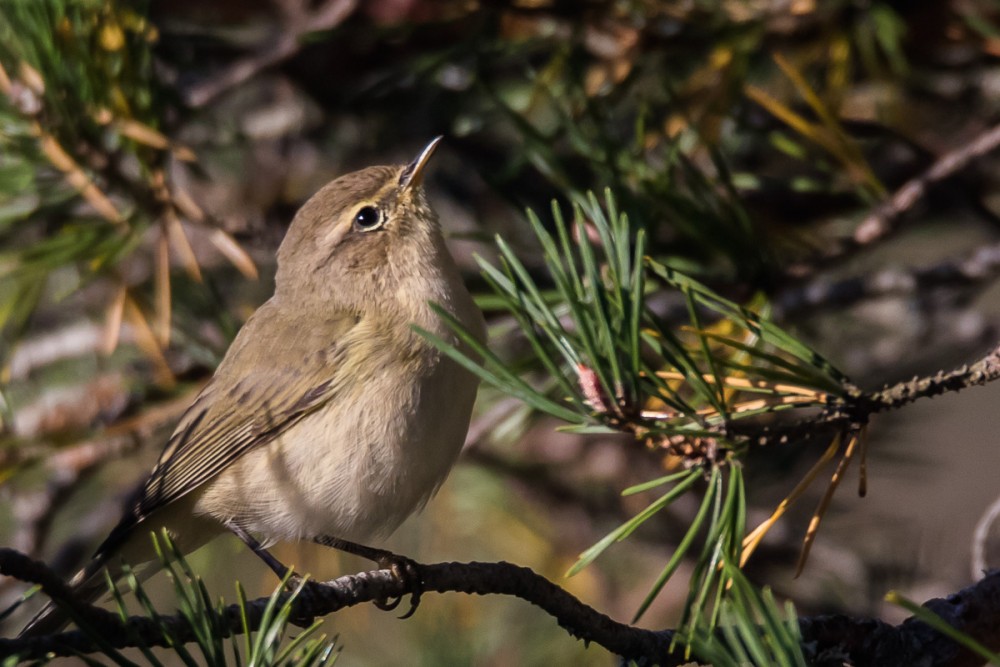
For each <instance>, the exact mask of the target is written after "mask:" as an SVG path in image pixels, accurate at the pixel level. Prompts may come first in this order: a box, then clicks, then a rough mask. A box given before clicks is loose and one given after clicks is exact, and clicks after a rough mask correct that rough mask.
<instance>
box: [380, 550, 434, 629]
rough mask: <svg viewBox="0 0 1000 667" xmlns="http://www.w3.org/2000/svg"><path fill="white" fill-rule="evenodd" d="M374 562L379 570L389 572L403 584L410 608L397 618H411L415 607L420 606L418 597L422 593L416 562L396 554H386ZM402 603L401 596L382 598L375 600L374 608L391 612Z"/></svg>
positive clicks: (415, 609)
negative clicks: (408, 597)
mask: <svg viewBox="0 0 1000 667" xmlns="http://www.w3.org/2000/svg"><path fill="white" fill-rule="evenodd" d="M376 562H377V563H378V566H379V567H380V568H381V569H383V570H389V571H391V572H392V576H393V577H395V578H396V580H397V581H399V582H400V583H401V584H403V586H404V587H405V588H406V591H407V593H409V594H410V608H409V609H408V610H407V612H406V613H405V614H403V615H402V616H400V617H399V618H400V619H407V618H409V617H411V616H413V614H414V613H415V612H416V611H417V607H419V606H420V596H421V594H422V593H423V582H422V581H421V579H420V572H419V571H418V569H417V564H416V562H414V561H413V560H411V559H409V558H406V557H405V556H398V555H396V554H386V555H384V556H383V557H381V558H379V559H378V561H376ZM404 595H405V594H404ZM402 601H403V595H400V596H398V597H396V598H382V599H379V600H375V606H376V607H378V608H379V609H381V610H383V611H393V610H394V609H396V607H398V606H399V604H400V602H402Z"/></svg>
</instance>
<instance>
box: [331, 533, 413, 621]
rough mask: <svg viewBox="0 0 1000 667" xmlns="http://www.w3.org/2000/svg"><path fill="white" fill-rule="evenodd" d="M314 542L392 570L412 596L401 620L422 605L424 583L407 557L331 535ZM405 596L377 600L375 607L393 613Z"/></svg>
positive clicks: (411, 614) (383, 568)
mask: <svg viewBox="0 0 1000 667" xmlns="http://www.w3.org/2000/svg"><path fill="white" fill-rule="evenodd" d="M313 540H314V541H315V542H317V543H318V544H322V545H325V546H328V547H333V548H334V549H339V550H341V551H346V552H347V553H350V554H354V555H355V556H361V557H362V558H367V559H368V560H370V561H372V562H374V563H376V564H377V565H378V566H379V569H382V570H390V571H391V572H392V574H393V576H394V577H395V578H396V580H397V581H399V582H400V583H401V584H403V587H404V588H405V589H406V592H407V593H409V594H410V609H409V610H408V611H407V612H406V613H405V614H403V615H402V616H400V618H409V617H410V616H413V613H414V612H415V611H416V610H417V607H418V606H419V605H420V595H421V594H422V593H423V590H424V589H423V585H424V582H423V580H422V579H421V577H420V571H419V566H418V565H417V563H416V562H415V561H413V560H412V559H410V558H407V557H406V556H400V555H399V554H394V553H392V552H391V551H386V550H385V549H376V548H374V547H369V546H365V545H364V544H357V543H355V542H348V541H347V540H342V539H340V538H337V537H331V536H329V535H321V536H319V537H316V538H313ZM405 595H406V593H404V594H403V595H400V596H398V597H396V598H381V599H378V600H375V606H376V607H378V608H379V609H383V610H385V611H392V610H393V609H395V608H396V607H398V606H399V603H400V602H402V601H403V597H404V596H405Z"/></svg>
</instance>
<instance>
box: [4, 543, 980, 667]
mask: <svg viewBox="0 0 1000 667" xmlns="http://www.w3.org/2000/svg"><path fill="white" fill-rule="evenodd" d="M417 568H418V572H419V574H420V577H421V580H422V583H423V588H424V590H425V591H433V592H438V593H445V592H457V593H466V594H475V595H511V596H514V597H518V598H521V599H522V600H526V601H527V602H530V603H531V604H533V605H535V606H537V607H539V608H541V609H543V610H544V611H545V612H547V613H548V614H549V615H551V616H552V617H553V618H554V619H555V620H556V622H557V623H558V624H559V625H560V626H561V627H562V628H563V629H565V630H566V631H567V632H568V633H569V634H570V635H571V636H573V637H576V638H578V639H582V640H584V641H586V642H594V643H596V644H600V645H601V646H603V647H604V648H606V649H607V650H609V651H611V652H613V653H616V654H618V655H621V656H624V657H627V658H631V659H635V660H644V661H645V662H646V664H659V665H679V664H684V663H685V662H686V661H685V660H684V659H683V657H682V656H680V655H673V654H671V653H670V652H669V646H670V641H671V639H672V638H673V633H672V632H671V631H669V630H668V631H660V632H654V631H652V630H645V629H642V628H636V627H632V626H629V625H625V624H624V623H619V622H617V621H614V620H612V619H611V618H609V617H608V616H605V615H604V614H601V613H600V612H598V611H596V610H594V609H593V608H591V607H589V606H587V605H585V604H583V603H582V602H580V601H579V600H577V599H576V598H575V597H573V596H572V595H570V594H569V593H567V592H566V591H565V590H563V589H562V588H560V587H559V586H556V585H555V584H553V583H552V582H550V581H548V580H547V579H545V578H544V577H542V576H540V575H538V574H536V573H535V572H533V571H531V570H530V569H528V568H525V567H519V566H516V565H512V564H510V563H437V564H433V565H419V564H418V565H417ZM0 573H2V574H5V575H7V576H12V577H15V578H17V579H20V580H21V581H27V582H32V583H38V584H41V586H42V588H43V590H44V591H45V593H46V594H48V595H50V596H53V597H55V598H56V599H59V600H62V601H64V602H70V603H71V604H73V606H74V609H75V610H76V612H77V613H78V614H79V615H80V616H81V617H82V618H83V619H84V620H85V621H86V622H87V623H88V625H90V626H91V627H92V628H93V629H94V630H95V631H97V632H99V633H100V634H101V635H102V636H103V637H104V639H105V641H106V643H107V645H108V646H110V647H111V648H115V649H120V648H127V647H131V646H138V645H143V644H144V645H146V646H166V645H168V643H169V642H168V641H167V639H166V637H165V636H164V635H165V634H167V633H169V635H170V636H171V638H172V641H174V642H179V643H188V642H191V641H193V640H194V632H193V631H192V629H191V628H190V626H188V624H187V622H186V621H185V620H184V619H183V618H182V617H181V616H179V615H178V616H166V617H161V618H160V619H159V621H158V622H157V621H153V620H152V619H149V618H146V617H143V616H133V617H132V618H130V619H129V620H128V623H127V625H126V626H125V629H124V631H123V627H122V625H121V623H120V621H119V620H118V617H117V615H115V614H113V613H111V612H108V611H104V610H102V609H98V608H96V607H92V606H89V605H83V604H80V603H79V602H72V598H71V594H70V592H69V589H68V588H67V587H66V586H65V584H63V583H62V581H61V580H60V579H59V578H58V577H57V576H56V575H55V574H54V573H53V572H52V571H51V570H49V569H48V568H47V567H46V566H45V565H44V564H42V563H40V562H37V561H33V560H31V559H30V558H28V557H27V556H25V555H23V554H21V553H19V552H17V551H14V550H12V549H0ZM406 592H407V584H406V583H405V582H402V581H400V580H399V579H398V578H397V577H395V576H394V575H393V574H392V572H391V571H389V570H375V571H372V572H362V573H359V574H354V575H348V576H343V577H339V578H337V579H334V580H332V581H328V582H325V583H321V584H315V585H314V586H313V587H312V588H311V589H310V592H309V593H310V594H309V595H304V596H301V597H299V598H298V599H296V601H295V607H294V610H293V616H294V617H295V618H298V619H300V620H301V621H302V622H307V621H306V619H311V618H312V617H315V616H323V615H326V614H329V613H332V612H335V611H338V610H340V609H343V608H345V607H351V606H354V605H358V604H362V603H365V602H371V601H374V600H378V599H386V598H391V597H396V596H399V595H404V594H406ZM286 595H287V594H286ZM267 603H268V600H267V599H266V598H261V599H258V600H254V601H253V602H250V603H248V605H247V607H248V609H247V617H248V619H249V626H250V628H251V630H255V629H257V628H258V627H259V625H260V621H261V618H262V616H263V612H264V608H265V607H266V606H267ZM924 606H925V607H927V608H929V609H931V610H932V611H934V612H935V613H937V614H938V615H940V616H941V617H942V618H944V619H945V620H946V621H948V622H949V623H951V624H952V625H953V626H955V627H956V628H958V629H959V630H961V631H963V632H965V633H967V634H969V635H970V636H972V637H973V638H974V639H977V640H978V641H980V642H981V643H983V644H985V645H986V646H988V647H992V648H996V647H997V645H998V644H1000V634H998V633H997V632H996V628H997V627H998V626H1000V572H993V573H991V574H988V575H987V576H986V577H985V578H984V579H982V580H981V581H980V582H978V583H977V584H975V585H974V586H971V587H969V588H967V589H965V590H963V591H961V592H959V593H957V594H955V595H953V596H951V597H949V598H947V599H944V600H931V601H929V602H927V603H926V604H925V605H924ZM223 617H224V624H223V631H224V634H225V636H230V635H233V634H239V633H241V632H242V624H241V621H240V611H239V608H238V607H237V606H236V605H231V606H230V607H228V608H227V609H226V610H225V611H224V615H223ZM800 623H801V626H802V631H803V642H804V646H806V647H807V650H808V652H809V653H811V654H813V655H814V656H815V657H816V658H817V664H822V662H821V660H822V659H823V656H824V655H835V656H838V659H841V660H842V659H843V658H845V657H849V658H850V661H851V664H856V665H876V664H877V665H880V666H882V667H886V666H889V667H891V666H892V665H910V664H915V663H914V662H913V661H915V660H916V659H917V658H918V657H921V658H926V657H927V656H934V660H933V661H932V662H926V663H921V664H933V665H942V666H944V665H947V666H948V667H965V666H966V665H971V664H975V663H974V662H972V660H973V659H972V657H971V656H970V654H968V653H967V652H964V651H962V650H960V649H959V648H958V647H957V646H956V645H955V644H954V643H953V642H951V641H950V640H949V639H947V638H945V637H943V636H942V635H940V634H938V633H937V632H935V631H934V630H932V629H931V628H929V627H928V626H926V625H924V624H923V623H921V622H919V621H916V620H914V619H909V620H907V621H905V622H904V623H902V624H901V625H899V626H890V625H887V624H885V623H882V622H880V621H876V620H870V619H854V618H850V617H845V616H823V617H815V618H806V619H801V620H800ZM98 650H100V647H98V646H97V644H96V643H95V642H94V641H93V639H92V638H91V636H89V635H87V634H85V633H83V632H81V631H79V630H76V631H71V632H64V633H61V634H58V635H49V636H43V637H33V638H30V639H0V657H5V656H9V655H14V654H20V655H21V657H22V658H24V659H29V658H38V657H41V656H43V655H46V654H54V655H60V656H66V655H73V654H75V653H77V652H79V653H93V652H95V651H98ZM837 664H840V663H837Z"/></svg>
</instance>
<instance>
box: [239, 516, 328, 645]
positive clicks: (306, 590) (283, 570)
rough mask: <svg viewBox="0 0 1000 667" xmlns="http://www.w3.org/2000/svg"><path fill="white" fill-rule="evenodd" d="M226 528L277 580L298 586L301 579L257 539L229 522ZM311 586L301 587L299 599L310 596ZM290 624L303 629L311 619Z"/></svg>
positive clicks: (298, 619)
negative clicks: (270, 570) (262, 562)
mask: <svg viewBox="0 0 1000 667" xmlns="http://www.w3.org/2000/svg"><path fill="white" fill-rule="evenodd" d="M226 528H228V529H229V530H230V531H232V533H233V534H234V535H235V536H236V537H238V538H240V539H241V540H242V541H243V544H245V545H247V546H248V547H250V550H251V551H253V552H254V553H255V554H257V557H258V558H260V559H261V560H262V561H264V563H265V564H266V565H267V566H268V567H269V568H271V569H272V570H273V571H274V573H275V574H276V575H278V578H279V579H281V580H282V581H285V577H288V584H289V585H291V586H292V587H293V588H294V587H296V586H298V585H299V583H300V582H301V581H302V577H300V576H299V575H297V574H295V572H293V571H292V569H291V568H289V567H288V566H287V565H285V564H284V563H282V562H281V561H280V560H278V559H277V558H275V557H274V555H273V554H272V553H271V552H270V551H268V550H267V549H265V548H264V546H263V545H262V544H261V543H260V542H258V541H257V538H255V537H254V536H253V535H251V534H250V533H248V532H247V531H246V530H244V529H243V526H240V525H237V524H235V523H232V522H230V523H227V524H226ZM313 585H314V584H313V582H311V581H308V582H306V584H305V585H304V586H302V589H301V591H300V593H299V595H300V596H301V597H308V596H309V595H312V593H313V591H312V586H313ZM292 622H293V623H295V624H296V625H298V626H299V627H303V628H305V627H309V626H310V625H312V622H313V617H312V616H311V615H304V616H301V617H299V618H294V619H292Z"/></svg>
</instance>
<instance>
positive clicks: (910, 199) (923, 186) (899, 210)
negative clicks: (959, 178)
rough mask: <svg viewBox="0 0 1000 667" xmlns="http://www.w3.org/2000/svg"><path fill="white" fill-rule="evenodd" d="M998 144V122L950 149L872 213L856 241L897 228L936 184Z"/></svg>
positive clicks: (878, 236)
mask: <svg viewBox="0 0 1000 667" xmlns="http://www.w3.org/2000/svg"><path fill="white" fill-rule="evenodd" d="M998 146H1000V125H995V126H994V127H991V128H990V129H988V130H986V131H985V132H983V133H981V134H979V135H977V136H976V137H974V138H973V139H972V140H971V141H969V142H968V143H966V144H965V145H963V146H959V147H958V148H956V149H954V150H951V151H948V152H947V153H945V154H944V155H942V156H941V157H940V158H938V159H937V160H936V161H935V162H934V164H932V165H931V166H930V168H929V169H928V170H927V171H925V172H923V173H922V174H920V175H919V176H917V177H915V178H912V179H910V180H909V181H907V182H906V183H904V184H903V186H902V187H901V188H899V189H898V190H896V192H895V193H894V194H893V195H892V197H890V198H889V199H888V200H886V201H885V202H884V203H882V204H881V205H880V206H878V207H876V208H875V210H874V211H872V212H871V213H869V214H868V217H866V218H865V219H864V220H863V221H861V224H860V225H858V226H857V228H856V229H855V230H854V235H853V240H854V242H855V243H857V244H858V245H861V246H864V245H869V244H871V243H874V242H875V241H878V240H880V239H881V238H883V237H885V236H887V235H888V234H889V233H890V232H892V231H893V230H894V229H895V227H896V225H897V223H898V222H899V219H900V218H901V217H902V216H903V214H904V213H906V212H907V211H909V210H910V209H911V208H913V206H914V204H916V202H918V201H920V200H921V199H923V197H924V196H925V195H926V194H927V191H928V190H929V189H930V187H931V186H932V185H935V184H937V183H940V182H941V181H943V180H945V179H946V178H948V177H950V176H952V175H954V174H955V173H956V172H958V171H960V170H962V169H964V168H965V167H967V166H968V165H969V163H970V162H972V161H973V160H974V159H976V158H978V157H982V156H983V155H985V154H987V153H989V152H991V151H993V150H995V149H996V148H997V147H998Z"/></svg>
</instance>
